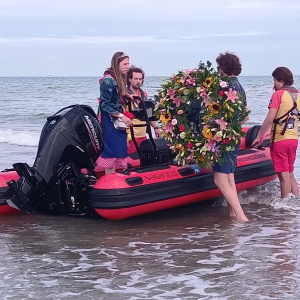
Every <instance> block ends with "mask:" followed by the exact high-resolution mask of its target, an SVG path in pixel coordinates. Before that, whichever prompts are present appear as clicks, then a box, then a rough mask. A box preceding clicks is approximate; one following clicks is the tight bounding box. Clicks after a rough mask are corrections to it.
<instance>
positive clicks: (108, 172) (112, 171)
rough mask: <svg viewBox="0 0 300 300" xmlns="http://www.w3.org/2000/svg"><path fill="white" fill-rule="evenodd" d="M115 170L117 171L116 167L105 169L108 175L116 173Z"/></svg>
mask: <svg viewBox="0 0 300 300" xmlns="http://www.w3.org/2000/svg"><path fill="white" fill-rule="evenodd" d="M115 172H116V169H115V168H112V169H108V168H106V169H105V175H107V174H112V173H115Z"/></svg>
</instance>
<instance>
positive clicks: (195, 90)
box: [155, 61, 249, 169]
mask: <svg viewBox="0 0 300 300" xmlns="http://www.w3.org/2000/svg"><path fill="white" fill-rule="evenodd" d="M241 97H242V96H241V95H239V94H238V93H237V92H236V91H235V90H232V88H230V78H229V77H226V78H221V76H220V73H219V72H218V71H216V70H214V69H213V68H212V67H211V63H210V62H209V61H208V62H207V63H206V64H204V63H203V62H200V64H199V66H198V68H195V69H186V70H183V71H179V73H178V74H176V75H174V76H173V77H170V78H168V79H167V80H165V82H164V83H163V84H162V89H161V90H160V92H159V95H158V99H159V102H158V103H157V104H156V107H155V115H156V117H157V118H159V119H160V120H161V122H162V136H163V137H165V139H167V140H168V141H169V142H170V148H171V149H172V150H173V151H174V152H175V153H176V154H177V155H176V158H175V161H177V163H178V164H183V165H184V164H186V163H187V162H189V161H194V162H196V163H197V164H198V165H199V166H200V167H202V168H208V169H211V168H212V166H213V165H214V164H215V163H216V162H218V163H219V164H222V163H224V158H223V156H222V153H224V152H225V151H233V150H234V149H235V147H236V145H237V144H238V143H239V141H240V137H241V136H243V135H244V132H243V131H242V127H241V125H240V122H241V121H242V120H244V118H245V117H246V116H247V115H248V114H249V112H248V111H246V108H245V106H244V105H243V101H242V99H241ZM195 111H196V114H195ZM193 118H194V119H193Z"/></svg>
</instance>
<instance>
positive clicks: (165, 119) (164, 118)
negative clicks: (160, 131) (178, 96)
mask: <svg viewBox="0 0 300 300" xmlns="http://www.w3.org/2000/svg"><path fill="white" fill-rule="evenodd" d="M160 119H161V121H162V122H164V123H168V122H169V121H171V119H172V116H171V114H170V113H163V114H161V115H160Z"/></svg>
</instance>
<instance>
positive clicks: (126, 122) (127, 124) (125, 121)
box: [121, 116, 133, 127]
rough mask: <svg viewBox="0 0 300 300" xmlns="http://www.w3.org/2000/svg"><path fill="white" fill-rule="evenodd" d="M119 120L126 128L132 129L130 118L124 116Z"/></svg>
mask: <svg viewBox="0 0 300 300" xmlns="http://www.w3.org/2000/svg"><path fill="white" fill-rule="evenodd" d="M121 119H122V121H123V122H124V123H125V124H126V126H127V127H132V125H133V123H132V120H131V119H130V118H128V117H126V116H124V117H122V118H121Z"/></svg>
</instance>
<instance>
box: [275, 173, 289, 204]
mask: <svg viewBox="0 0 300 300" xmlns="http://www.w3.org/2000/svg"><path fill="white" fill-rule="evenodd" d="M277 174H278V178H279V181H280V190H281V198H285V197H287V195H288V194H289V193H291V192H292V185H291V178H290V173H289V172H278V173H277Z"/></svg>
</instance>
